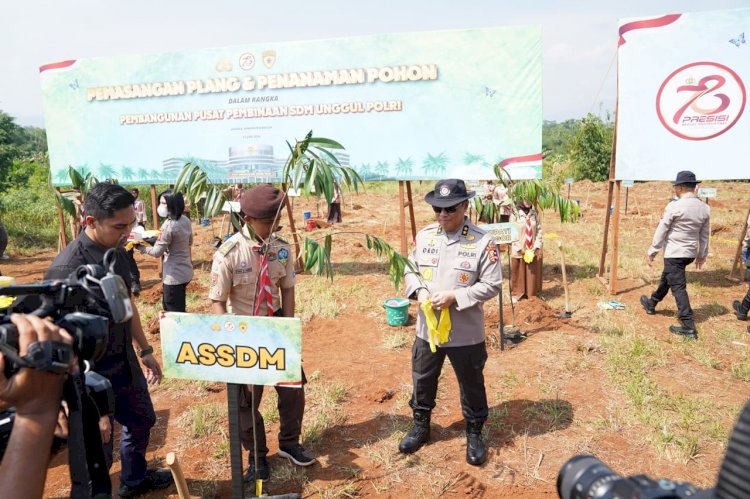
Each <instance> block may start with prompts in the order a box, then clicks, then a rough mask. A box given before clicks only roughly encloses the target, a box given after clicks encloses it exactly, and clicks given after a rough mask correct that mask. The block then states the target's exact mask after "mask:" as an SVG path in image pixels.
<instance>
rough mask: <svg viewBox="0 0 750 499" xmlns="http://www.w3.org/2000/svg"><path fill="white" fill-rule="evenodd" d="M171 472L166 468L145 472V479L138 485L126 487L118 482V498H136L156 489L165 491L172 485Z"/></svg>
mask: <svg viewBox="0 0 750 499" xmlns="http://www.w3.org/2000/svg"><path fill="white" fill-rule="evenodd" d="M173 481H174V480H173V479H172V472H171V471H169V470H168V469H166V468H160V469H157V470H148V471H146V478H144V479H143V481H142V482H141V483H139V484H138V485H133V486H131V485H127V484H125V483H123V482H120V486H119V487H118V488H117V495H118V496H120V497H136V496H139V495H142V494H145V493H146V492H149V491H152V490H158V489H165V488H167V487H169V486H170V485H172V482H173Z"/></svg>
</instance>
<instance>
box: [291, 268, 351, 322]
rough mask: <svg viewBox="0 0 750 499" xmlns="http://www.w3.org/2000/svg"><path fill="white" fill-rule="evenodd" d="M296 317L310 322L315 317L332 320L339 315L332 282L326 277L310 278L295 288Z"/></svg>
mask: <svg viewBox="0 0 750 499" xmlns="http://www.w3.org/2000/svg"><path fill="white" fill-rule="evenodd" d="M295 297H296V298H295V301H296V314H295V315H296V316H297V317H299V318H301V319H302V320H303V321H309V320H310V319H312V318H313V317H315V316H318V317H323V318H325V319H332V318H334V317H336V316H337V315H338V313H339V309H340V307H339V305H338V303H337V302H336V299H335V298H334V293H333V286H331V281H329V280H328V279H326V278H325V277H318V276H309V277H308V278H306V279H300V280H299V281H298V282H297V285H296V286H295Z"/></svg>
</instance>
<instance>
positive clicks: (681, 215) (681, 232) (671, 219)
mask: <svg viewBox="0 0 750 499" xmlns="http://www.w3.org/2000/svg"><path fill="white" fill-rule="evenodd" d="M699 183H700V182H698V181H697V180H696V179H695V174H694V173H693V172H690V171H682V172H679V173H678V174H677V178H676V179H675V181H674V182H672V184H673V185H674V192H675V194H676V195H677V197H678V198H679V199H677V200H675V201H672V202H670V203H669V204H668V205H667V207H666V208H665V209H664V214H663V215H662V216H661V220H660V221H659V226H658V227H657V228H656V232H655V233H654V240H653V242H652V243H651V247H650V248H649V249H648V252H647V256H648V261H649V265H651V263H653V261H654V258H655V257H656V255H657V254H658V253H659V250H661V249H662V248H664V271H663V272H662V274H661V280H660V281H659V287H657V288H656V290H655V291H654V292H653V293H652V294H651V297H650V298H649V297H648V296H646V295H642V296H641V305H642V306H643V308H644V310H646V313H647V314H649V315H652V314H654V313H655V310H654V309H655V308H656V304H657V303H659V302H660V301H662V300H663V299H664V297H665V296H667V291H669V290H670V289H671V290H672V294H673V295H674V299H675V301H676V302H677V317H678V318H679V319H680V323H681V325H680V326H669V330H670V331H671V332H672V333H675V334H679V335H682V336H685V337H687V338H692V339H696V338H697V337H698V333H697V332H696V330H695V320H694V318H693V309H692V308H691V307H690V299H689V298H688V294H687V282H686V279H685V267H687V266H688V265H690V264H691V263H693V262H695V265H696V267H698V269H701V268H703V265H704V264H705V263H706V257H707V256H708V232H709V221H710V209H709V208H708V205H707V204H706V203H704V202H703V201H701V200H700V199H698V197H697V196H696V195H695V186H696V185H697V184H699Z"/></svg>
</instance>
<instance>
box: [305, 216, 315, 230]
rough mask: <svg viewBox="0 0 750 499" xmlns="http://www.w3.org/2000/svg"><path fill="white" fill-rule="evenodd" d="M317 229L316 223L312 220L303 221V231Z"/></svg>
mask: <svg viewBox="0 0 750 499" xmlns="http://www.w3.org/2000/svg"><path fill="white" fill-rule="evenodd" d="M317 228H318V222H317V221H316V220H314V219H312V218H308V219H307V220H305V229H307V230H315V229H317Z"/></svg>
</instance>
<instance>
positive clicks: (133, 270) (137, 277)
mask: <svg viewBox="0 0 750 499" xmlns="http://www.w3.org/2000/svg"><path fill="white" fill-rule="evenodd" d="M133 251H135V250H130V251H126V252H125V254H126V255H127V262H128V271H129V272H130V280H131V281H133V282H134V283H135V282H138V283H140V282H141V271H140V270H138V264H137V263H136V261H135V256H133Z"/></svg>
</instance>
